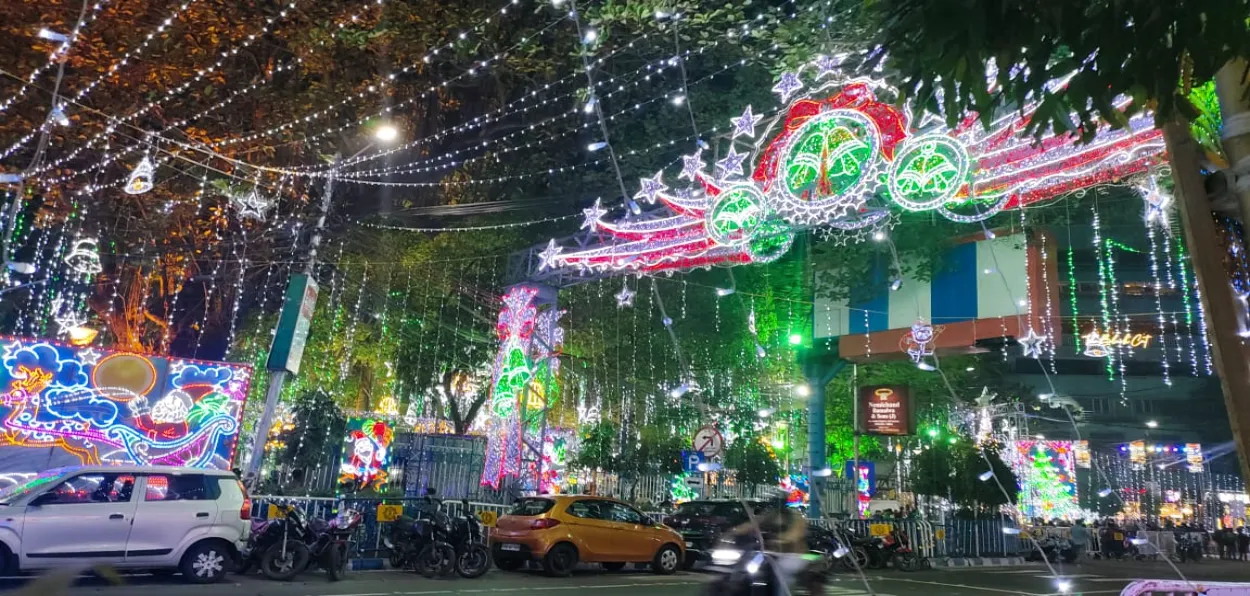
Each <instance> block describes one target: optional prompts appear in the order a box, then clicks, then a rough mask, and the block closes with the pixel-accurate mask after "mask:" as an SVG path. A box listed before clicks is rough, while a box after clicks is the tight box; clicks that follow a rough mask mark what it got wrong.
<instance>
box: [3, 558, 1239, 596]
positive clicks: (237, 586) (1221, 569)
mask: <svg viewBox="0 0 1250 596" xmlns="http://www.w3.org/2000/svg"><path fill="white" fill-rule="evenodd" d="M1056 571H1058V572H1059V573H1060V574H1061V577H1063V578H1064V579H1065V581H1068V582H1070V583H1071V589H1070V591H1068V592H1066V593H1064V592H1060V591H1059V588H1058V587H1057V586H1058V582H1057V580H1056V578H1055V576H1054V575H1053V574H1052V572H1051V570H1049V569H1047V568H1046V567H1045V566H1042V565H1036V566H1027V567H997V568H979V569H961V570H932V571H924V572H915V573H900V572H897V571H888V572H871V573H868V574H867V575H866V576H865V577H863V578H861V577H859V576H858V575H856V574H850V573H844V574H840V575H838V576H836V577H835V579H834V580H833V581H832V582H831V583H830V585H829V587H828V590H827V594H828V595H829V596H869V595H876V596H939V595H941V596H998V595H1002V594H1011V595H1017V596H1052V595H1055V596H1058V595H1059V594H1088V595H1094V594H1107V595H1114V594H1119V593H1120V591H1121V590H1122V589H1123V588H1124V586H1125V585H1127V584H1128V583H1129V582H1130V581H1132V580H1133V579H1139V578H1142V579H1144V578H1155V579H1162V578H1175V577H1176V575H1175V573H1174V572H1173V571H1172V569H1171V568H1170V567H1168V566H1167V564H1166V563H1162V562H1090V563H1086V564H1084V565H1081V566H1068V567H1067V568H1065V569H1062V570H1056ZM1181 571H1182V572H1183V573H1185V574H1186V576H1187V578H1188V579H1190V580H1192V581H1238V580H1240V581H1250V563H1237V562H1223V561H1204V562H1202V563H1199V564H1196V565H1195V564H1192V563H1191V564H1188V565H1186V566H1184V567H1181ZM125 579H126V583H125V585H121V586H114V585H109V584H107V583H106V582H104V581H103V580H98V579H83V580H81V581H79V582H78V583H77V585H75V587H73V588H72V589H71V591H70V592H69V594H67V595H64V596H87V595H93V596H131V595H133V596H164V595H167V594H172V593H177V594H179V596H423V595H426V594H430V595H436V594H442V595H447V596H456V595H461V594H464V595H470V594H478V595H482V594H513V595H515V596H531V595H532V596H559V595H560V594H568V593H573V594H595V595H596V596H632V595H635V594H638V595H645V596H698V595H701V594H704V593H705V591H704V588H705V584H706V583H707V582H708V581H709V580H710V579H711V577H710V576H708V575H706V574H703V573H678V574H676V575H671V576H657V575H654V574H651V573H649V572H646V571H623V572H617V573H606V572H600V571H584V572H578V573H576V574H574V575H573V576H572V577H568V578H549V577H545V576H543V575H540V574H538V573H504V572H499V571H492V572H490V573H488V574H487V575H485V576H483V577H481V578H479V579H475V580H467V579H445V580H428V579H425V578H422V577H419V576H416V575H414V574H412V573H402V572H395V571H372V572H366V571H361V572H353V573H351V574H350V575H349V576H348V578H347V579H345V580H343V581H340V582H334V583H331V582H329V581H327V580H326V578H325V576H324V575H322V574H320V573H309V574H307V575H304V576H301V577H300V578H298V579H297V580H296V581H292V582H287V583H280V582H271V581H268V580H265V579H264V578H262V577H261V576H259V575H249V576H245V577H241V576H231V578H230V580H229V581H228V582H226V583H223V584H217V585H212V586H189V585H186V584H183V583H182V582H181V581H180V580H179V578H177V577H173V578H164V577H161V578H158V577H153V576H145V575H136V576H127V577H126V578H125ZM865 580H867V585H865ZM25 583H26V582H25V581H21V580H19V581H11V582H9V583H8V584H7V587H8V588H9V589H15V588H17V587H20V586H22V585H24V584H25ZM38 596H62V595H52V594H39V595H38Z"/></svg>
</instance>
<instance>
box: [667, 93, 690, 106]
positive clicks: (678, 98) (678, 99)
mask: <svg viewBox="0 0 1250 596" xmlns="http://www.w3.org/2000/svg"><path fill="white" fill-rule="evenodd" d="M669 101H671V102H672V103H673V105H675V106H679V105H681V104H683V103H686V96H685V95H674V96H673V99H670V100H669Z"/></svg>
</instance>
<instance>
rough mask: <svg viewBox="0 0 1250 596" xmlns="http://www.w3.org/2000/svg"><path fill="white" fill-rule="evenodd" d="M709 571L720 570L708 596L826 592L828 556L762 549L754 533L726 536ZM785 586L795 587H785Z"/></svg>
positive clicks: (811, 595)
mask: <svg viewBox="0 0 1250 596" xmlns="http://www.w3.org/2000/svg"><path fill="white" fill-rule="evenodd" d="M843 555H845V553H843ZM711 558H712V561H711V564H710V565H709V566H708V567H707V568H706V570H707V571H710V572H713V573H719V574H720V575H719V577H717V578H716V579H715V580H714V581H712V582H710V583H708V584H707V588H706V589H705V590H704V591H703V594H705V595H706V596H777V595H780V594H783V593H790V594H795V595H799V594H807V595H810V596H817V595H823V594H824V593H825V587H824V586H825V571H826V565H825V560H824V557H823V556H822V555H820V554H815V553H808V554H804V555H787V554H779V553H770V552H766V551H763V550H760V549H759V540H758V539H757V538H756V537H753V536H741V535H740V536H734V537H722V538H721V539H720V542H719V543H718V544H717V546H716V548H714V549H713V550H712V556H711ZM783 586H793V587H794V588H795V589H789V590H783V589H782V587H783Z"/></svg>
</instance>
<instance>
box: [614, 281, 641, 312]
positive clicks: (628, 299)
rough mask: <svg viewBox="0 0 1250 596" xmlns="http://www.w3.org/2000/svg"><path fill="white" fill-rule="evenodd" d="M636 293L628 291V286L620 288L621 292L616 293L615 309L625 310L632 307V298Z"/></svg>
mask: <svg viewBox="0 0 1250 596" xmlns="http://www.w3.org/2000/svg"><path fill="white" fill-rule="evenodd" d="M636 294H637V292H634V291H633V290H631V289H629V286H621V291H619V292H617V293H616V307H617V308H625V307H627V306H628V307H630V308H632V307H633V306H634V296H635V295H636Z"/></svg>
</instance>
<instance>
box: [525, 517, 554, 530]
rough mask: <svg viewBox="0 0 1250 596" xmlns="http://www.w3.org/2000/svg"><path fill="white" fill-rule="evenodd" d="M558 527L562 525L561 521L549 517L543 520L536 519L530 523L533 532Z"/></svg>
mask: <svg viewBox="0 0 1250 596" xmlns="http://www.w3.org/2000/svg"><path fill="white" fill-rule="evenodd" d="M558 525H560V520H558V519H551V518H549V517H544V518H542V519H536V520H534V521H532V522H530V529H532V530H546V529H547V528H554V527H556V526H558Z"/></svg>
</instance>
